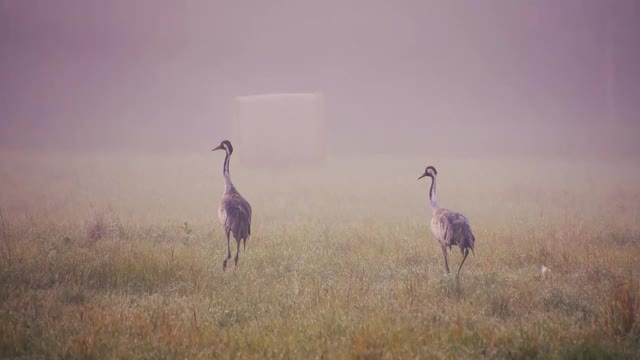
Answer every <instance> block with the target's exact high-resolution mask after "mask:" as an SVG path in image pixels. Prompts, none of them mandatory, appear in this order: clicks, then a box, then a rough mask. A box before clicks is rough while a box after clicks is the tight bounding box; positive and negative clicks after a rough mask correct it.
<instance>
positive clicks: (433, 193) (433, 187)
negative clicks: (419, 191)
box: [429, 175, 440, 209]
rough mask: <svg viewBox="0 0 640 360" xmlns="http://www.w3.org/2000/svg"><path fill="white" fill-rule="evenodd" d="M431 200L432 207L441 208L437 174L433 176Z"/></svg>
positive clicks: (430, 190)
mask: <svg viewBox="0 0 640 360" xmlns="http://www.w3.org/2000/svg"><path fill="white" fill-rule="evenodd" d="M429 202H430V203H431V208H433V209H439V208H440V204H438V199H436V175H433V176H431V188H430V189H429Z"/></svg>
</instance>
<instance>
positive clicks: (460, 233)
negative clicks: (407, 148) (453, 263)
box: [418, 166, 476, 277]
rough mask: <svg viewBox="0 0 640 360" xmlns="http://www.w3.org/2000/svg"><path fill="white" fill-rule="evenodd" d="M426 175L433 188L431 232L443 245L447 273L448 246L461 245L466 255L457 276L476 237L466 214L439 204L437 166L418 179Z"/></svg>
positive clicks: (441, 245) (461, 249) (429, 167)
mask: <svg viewBox="0 0 640 360" xmlns="http://www.w3.org/2000/svg"><path fill="white" fill-rule="evenodd" d="M425 176H428V177H430V178H431V188H430V189H429V202H430V204H431V209H432V211H433V216H432V218H431V232H432V233H433V236H435V237H436V239H437V240H438V242H439V243H440V247H442V255H443V256H444V268H445V269H446V270H447V273H449V259H448V255H447V247H449V250H451V247H452V246H453V245H457V246H459V247H460V251H461V252H462V254H463V256H464V257H463V258H462V263H460V267H459V268H458V273H457V274H456V277H457V276H458V275H459V274H460V269H462V265H463V264H464V261H465V260H466V259H467V256H468V255H469V250H471V252H472V253H473V245H474V243H475V240H476V239H475V237H474V236H473V233H472V232H471V225H469V220H467V218H466V217H465V216H464V215H462V214H459V213H457V212H454V211H451V210H447V209H443V208H441V207H440V204H438V200H437V199H436V178H437V176H438V171H437V170H436V168H434V167H433V166H427V168H426V169H425V170H424V174H422V175H421V176H420V177H419V178H418V180H420V179H422V178H423V177H425ZM474 254H475V253H474Z"/></svg>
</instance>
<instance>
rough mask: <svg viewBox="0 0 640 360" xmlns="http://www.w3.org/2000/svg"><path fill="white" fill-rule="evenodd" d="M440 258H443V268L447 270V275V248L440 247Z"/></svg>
mask: <svg viewBox="0 0 640 360" xmlns="http://www.w3.org/2000/svg"><path fill="white" fill-rule="evenodd" d="M442 256H444V268H445V269H446V270H447V274H448V273H449V257H448V256H447V247H446V246H442Z"/></svg>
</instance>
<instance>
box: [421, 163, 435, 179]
mask: <svg viewBox="0 0 640 360" xmlns="http://www.w3.org/2000/svg"><path fill="white" fill-rule="evenodd" d="M436 175H438V170H436V168H434V167H433V166H427V168H426V169H424V174H422V175H420V177H419V178H418V180H420V179H422V178H423V177H425V176H428V177H430V178H434V177H435V176H436Z"/></svg>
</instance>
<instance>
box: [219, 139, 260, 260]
mask: <svg viewBox="0 0 640 360" xmlns="http://www.w3.org/2000/svg"><path fill="white" fill-rule="evenodd" d="M215 150H224V151H225V153H226V155H225V157H224V165H223V167H222V175H223V176H224V194H222V200H220V205H219V206H218V219H219V220H220V224H222V228H223V229H224V234H225V236H226V238H227V257H226V258H225V259H224V261H223V262H222V271H224V270H226V268H227V260H229V259H230V258H231V248H230V245H229V235H230V233H233V237H234V238H235V239H236V257H235V259H234V260H235V266H238V254H239V252H240V241H243V246H244V248H245V249H246V247H247V239H248V238H249V235H251V205H249V202H248V201H247V200H245V199H244V198H243V197H242V195H240V193H239V192H238V190H236V188H235V186H233V183H232V182H231V176H230V175H229V159H230V157H231V153H233V146H231V143H230V142H229V140H224V141H222V142H221V143H220V145H218V147H216V148H215V149H213V150H211V151H215Z"/></svg>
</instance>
